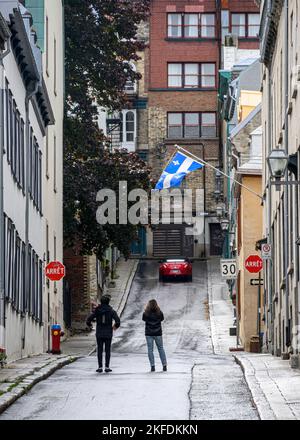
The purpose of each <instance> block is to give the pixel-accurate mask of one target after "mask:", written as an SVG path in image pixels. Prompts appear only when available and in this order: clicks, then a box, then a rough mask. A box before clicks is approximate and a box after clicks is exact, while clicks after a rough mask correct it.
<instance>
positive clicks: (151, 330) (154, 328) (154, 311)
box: [143, 299, 167, 371]
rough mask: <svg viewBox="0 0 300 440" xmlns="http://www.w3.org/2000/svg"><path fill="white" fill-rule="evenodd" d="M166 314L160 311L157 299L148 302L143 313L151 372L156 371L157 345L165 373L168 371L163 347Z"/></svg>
mask: <svg viewBox="0 0 300 440" xmlns="http://www.w3.org/2000/svg"><path fill="white" fill-rule="evenodd" d="M164 319H165V318H164V314H163V312H162V311H161V310H160V308H159V306H158V304H157V302H156V300H155V299H152V300H151V301H149V302H148V304H147V306H146V309H145V312H144V313H143V321H145V323H146V325H145V335H146V341H147V347H148V358H149V362H150V366H151V371H155V360H154V354H153V345H154V342H155V344H156V347H157V350H158V353H159V357H160V360H161V363H162V366H163V371H167V358H166V353H165V350H164V346H163V338H162V326H161V323H162V321H163V320H164Z"/></svg>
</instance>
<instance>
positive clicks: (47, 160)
mask: <svg viewBox="0 0 300 440" xmlns="http://www.w3.org/2000/svg"><path fill="white" fill-rule="evenodd" d="M46 177H47V179H49V177H50V176H49V127H47V129H46Z"/></svg>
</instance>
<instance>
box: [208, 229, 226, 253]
mask: <svg viewBox="0 0 300 440" xmlns="http://www.w3.org/2000/svg"><path fill="white" fill-rule="evenodd" d="M209 229H210V255H212V256H220V255H222V253H223V244H224V235H223V232H222V229H221V225H220V224H219V223H211V224H210V225H209Z"/></svg>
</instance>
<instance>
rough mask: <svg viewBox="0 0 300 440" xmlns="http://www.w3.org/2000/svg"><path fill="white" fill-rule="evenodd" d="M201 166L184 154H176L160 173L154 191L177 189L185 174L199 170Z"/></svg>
mask: <svg viewBox="0 0 300 440" xmlns="http://www.w3.org/2000/svg"><path fill="white" fill-rule="evenodd" d="M203 166H204V165H202V164H201V163H199V162H196V161H195V160H193V159H191V158H190V157H188V156H186V155H185V154H182V153H176V154H175V156H174V157H173V159H172V160H171V162H170V163H169V164H168V166H167V167H166V168H165V170H164V172H163V173H162V175H161V177H160V179H159V181H158V182H157V185H156V187H155V189H156V190H161V189H167V188H177V187H179V186H180V185H181V182H182V181H183V179H184V178H185V176H186V175H187V174H189V173H191V172H192V171H196V170H200V169H201V168H203Z"/></svg>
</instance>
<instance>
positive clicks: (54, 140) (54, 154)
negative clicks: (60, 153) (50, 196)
mask: <svg viewBox="0 0 300 440" xmlns="http://www.w3.org/2000/svg"><path fill="white" fill-rule="evenodd" d="M53 190H54V192H57V186H56V136H54V138H53Z"/></svg>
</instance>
